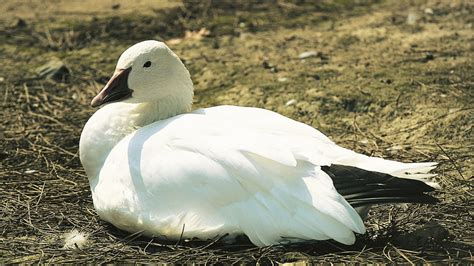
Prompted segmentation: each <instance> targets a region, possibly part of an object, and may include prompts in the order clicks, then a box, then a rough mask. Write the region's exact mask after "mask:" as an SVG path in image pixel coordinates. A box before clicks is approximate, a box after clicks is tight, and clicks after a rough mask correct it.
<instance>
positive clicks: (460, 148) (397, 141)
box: [0, 1, 474, 263]
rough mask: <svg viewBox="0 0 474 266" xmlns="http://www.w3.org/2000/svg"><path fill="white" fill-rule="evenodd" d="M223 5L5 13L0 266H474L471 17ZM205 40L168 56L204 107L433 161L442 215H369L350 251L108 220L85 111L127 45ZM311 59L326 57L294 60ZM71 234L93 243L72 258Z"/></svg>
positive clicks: (468, 7) (394, 209)
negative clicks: (66, 73)
mask: <svg viewBox="0 0 474 266" xmlns="http://www.w3.org/2000/svg"><path fill="white" fill-rule="evenodd" d="M7 3H8V4H9V5H11V3H12V2H11V1H9V2H7ZM221 3H223V2H216V1H213V2H209V5H206V4H202V5H198V6H197V8H196V7H191V6H190V5H186V4H185V5H178V6H175V7H169V8H167V9H159V8H158V9H156V10H154V11H152V12H149V11H150V9H147V12H144V13H140V12H139V11H136V12H133V13H130V12H128V11H127V12H125V11H124V12H122V11H120V10H119V11H117V12H115V11H108V12H104V13H94V12H92V11H91V12H92V13H94V15H95V16H96V17H95V18H90V17H89V16H88V14H89V13H87V10H86V11H84V13H81V12H79V13H75V15H74V16H70V14H67V15H64V14H63V13H61V12H58V11H57V10H56V11H55V12H53V13H51V14H50V15H49V16H46V17H44V16H43V17H41V18H39V17H36V18H35V17H24V18H25V21H24V22H25V24H22V23H18V21H17V20H16V19H14V17H16V16H21V14H23V13H21V12H23V11H21V10H20V11H21V12H20V11H18V13H15V10H13V11H12V10H10V11H9V12H12V13H11V14H9V16H5V18H3V19H2V24H1V30H2V31H3V33H4V34H3V33H2V35H1V37H0V40H1V47H0V55H1V58H2V63H3V66H2V73H1V74H0V88H1V90H0V95H1V97H2V98H1V102H2V103H1V104H2V109H1V110H2V117H3V120H2V122H1V123H2V127H1V129H2V130H1V131H0V136H1V138H0V145H1V148H2V149H1V150H0V160H1V161H0V163H1V167H0V204H1V205H0V208H1V210H0V213H1V215H0V230H1V235H0V263H25V262H26V263H33V262H34V263H67V262H70V263H78V262H79V263H80V262H93V263H100V262H196V263H206V262H208V263H216V262H233V263H244V262H261V263H274V262H295V261H313V262H364V263H372V262H374V263H375V262H385V263H387V262H401V263H407V262H408V263H420V262H435V261H437V262H441V261H443V262H448V261H450V262H472V260H473V257H472V253H471V252H472V247H473V237H472V236H473V230H472V228H473V219H472V217H473V214H474V210H473V208H472V206H473V196H472V193H473V189H472V188H473V183H472V181H473V180H472V176H473V170H474V169H473V167H472V165H473V158H474V156H473V155H474V149H473V142H472V140H473V136H472V125H473V117H474V116H473V109H474V100H473V99H474V97H473V96H474V86H473V84H474V79H473V75H472V73H473V72H474V65H473V62H472V58H474V50H473V49H472V43H473V37H472V36H473V34H472V33H473V30H472V23H473V22H474V21H473V20H472V17H473V16H472V15H473V10H474V8H473V6H472V4H470V3H469V1H465V2H463V1H457V2H453V3H445V2H442V1H441V2H436V1H423V2H417V3H415V4H413V3H412V2H399V1H393V2H392V1H389V2H386V3H375V4H374V3H370V2H367V3H365V2H363V3H362V4H357V5H356V4H354V3H353V2H352V1H336V2H332V1H321V2H319V3H318V4H317V5H311V4H303V5H300V6H298V5H296V4H294V3H292V2H279V4H278V5H272V4H265V3H263V4H255V5H253V6H251V5H247V4H242V5H237V6H233V7H232V8H233V9H232V10H229V6H226V5H225V3H224V4H221ZM66 7H67V6H66ZM124 8H125V7H124ZM427 8H430V9H431V11H432V12H433V14H431V13H430V12H429V10H427ZM119 9H120V8H119ZM1 10H4V6H2V9H1ZM114 12H115V13H114ZM26 13H28V12H26ZM410 14H412V15H411V16H413V14H415V15H414V16H416V17H417V19H416V20H415V23H414V24H410V23H411V22H410V23H407V17H408V16H410ZM201 27H206V28H208V29H210V31H211V35H210V36H208V37H206V38H204V39H202V40H200V41H197V40H183V41H182V42H180V43H177V44H174V45H173V46H172V49H173V50H175V51H176V53H177V54H179V55H180V56H181V57H182V58H183V59H184V60H185V63H186V65H187V66H188V67H189V68H190V71H191V73H192V75H193V78H194V80H195V84H196V107H202V106H209V105H218V104H234V105H249V106H259V107H265V108H268V109H272V110H275V111H278V112H280V113H282V114H284V115H287V116H289V117H292V118H294V119H297V120H299V121H302V122H305V123H307V124H310V125H313V126H315V127H317V128H319V129H320V130H321V131H323V132H325V133H327V134H328V135H330V136H331V137H332V138H333V139H334V140H335V141H336V142H338V143H340V144H341V145H343V146H345V147H348V148H351V149H354V150H357V151H360V152H363V153H366V154H372V155H376V156H383V157H386V158H392V159H397V160H402V161H439V162H440V167H439V168H438V169H437V173H438V174H439V176H438V179H437V181H438V182H439V183H440V184H441V186H442V189H441V190H440V191H438V192H436V196H437V197H439V198H440V199H441V203H440V204H438V205H435V206H421V205H397V206H383V207H377V208H374V209H373V210H371V212H370V215H369V219H368V221H367V223H366V225H367V227H368V233H367V234H366V235H364V236H359V237H358V241H357V243H356V245H354V246H350V247H348V246H343V245H341V244H337V243H335V242H332V241H321V242H315V243H307V244H301V245H291V246H272V247H266V248H256V247H253V246H252V245H251V244H250V243H249V242H248V241H246V240H245V239H243V240H242V241H241V242H239V244H236V245H225V244H222V243H220V242H218V241H217V240H210V241H204V242H199V241H193V242H182V241H180V242H178V243H165V242H162V241H158V240H156V239H149V238H144V237H141V236H139V235H133V234H132V235H130V234H127V233H124V232H122V231H119V230H117V229H115V228H114V227H112V226H111V225H109V224H107V223H105V222H103V221H100V220H99V218H98V216H97V214H96V213H95V211H94V208H93V205H92V200H91V196H90V191H89V185H88V181H87V177H86V176H85V173H84V171H83V169H82V167H81V165H80V162H79V159H78V154H77V149H78V142H79V137H80V132H81V129H82V126H83V125H84V123H85V122H86V121H87V119H88V118H89V117H90V115H91V114H92V113H93V111H94V110H92V108H90V107H88V104H89V102H90V99H91V98H92V97H93V96H94V94H95V93H96V92H97V91H98V89H99V88H100V87H101V86H102V85H103V84H104V83H105V82H106V80H107V79H108V76H109V75H110V74H111V72H112V70H113V68H114V64H115V60H116V59H117V57H118V56H119V54H120V53H121V52H122V51H123V50H124V49H125V48H126V47H127V46H128V45H130V44H132V43H134V42H137V41H140V40H143V39H150V38H162V39H171V38H179V37H181V36H183V35H184V31H185V30H197V29H199V28H201ZM309 50H315V51H318V52H320V56H319V57H315V58H310V59H306V60H304V61H302V60H299V59H297V56H298V54H299V53H301V52H305V51H309ZM430 54H431V55H432V56H430ZM50 58H60V59H61V60H63V61H64V62H65V63H66V65H67V66H69V68H70V70H71V73H72V75H71V77H70V78H69V79H68V80H65V81H63V82H55V81H52V80H47V79H43V78H39V77H38V76H37V74H36V73H35V69H36V68H37V67H38V66H40V65H42V64H44V63H45V62H46V61H48V60H49V59H50ZM284 78H286V80H285V79H284ZM290 100H293V101H292V104H289V105H286V104H285V103H287V102H289V101H290ZM73 229H77V230H79V231H82V232H85V233H87V234H88V235H89V241H88V245H86V246H85V247H83V248H80V249H75V250H74V249H73V250H66V249H64V248H63V246H64V234H65V233H68V232H70V231H71V230H73Z"/></svg>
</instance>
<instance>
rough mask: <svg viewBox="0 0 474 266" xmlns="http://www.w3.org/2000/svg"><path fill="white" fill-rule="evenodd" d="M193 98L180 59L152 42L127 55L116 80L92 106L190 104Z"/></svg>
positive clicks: (111, 80)
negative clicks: (122, 103) (171, 100)
mask: <svg viewBox="0 0 474 266" xmlns="http://www.w3.org/2000/svg"><path fill="white" fill-rule="evenodd" d="M192 97H193V84H192V81H191V78H190V75H189V72H188V70H187V69H186V67H185V66H184V64H183V63H182V62H181V60H180V59H179V57H178V56H177V55H176V54H175V53H173V51H171V49H169V48H168V46H166V44H164V43H163V42H159V41H153V40H149V41H143V42H140V43H137V44H135V45H133V46H131V47H130V48H128V49H127V50H125V52H123V54H122V55H121V56H120V58H119V60H118V62H117V66H116V68H115V72H114V74H113V76H112V78H111V79H110V80H109V82H108V83H107V84H106V85H105V87H104V88H103V89H102V90H101V91H100V92H99V94H97V96H95V97H94V99H93V100H92V102H91V105H92V106H93V107H98V106H101V105H103V104H106V103H111V102H119V101H120V102H127V103H146V102H160V101H163V100H165V99H168V98H173V99H178V101H175V102H182V104H184V105H190V104H191V103H192Z"/></svg>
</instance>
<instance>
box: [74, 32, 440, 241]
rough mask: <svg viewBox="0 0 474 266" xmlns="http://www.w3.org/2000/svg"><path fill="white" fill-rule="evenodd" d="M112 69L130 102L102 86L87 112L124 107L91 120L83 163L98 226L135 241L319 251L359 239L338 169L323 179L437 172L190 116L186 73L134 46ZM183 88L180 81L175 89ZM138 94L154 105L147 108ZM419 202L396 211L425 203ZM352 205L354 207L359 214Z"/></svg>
mask: <svg viewBox="0 0 474 266" xmlns="http://www.w3.org/2000/svg"><path fill="white" fill-rule="evenodd" d="M174 60H176V61H174ZM149 62H151V63H150V64H151V67H155V68H156V69H158V70H156V73H155V74H150V73H152V72H153V71H155V70H153V69H152V70H150V71H148V72H146V71H145V72H144V74H147V73H148V74H150V75H152V76H154V77H153V78H150V79H149V80H147V78H146V77H144V76H142V77H134V75H135V76H139V75H141V74H140V73H138V72H137V71H141V68H145V69H147V68H149V67H147V66H148V65H149V64H148V63H149ZM173 65H174V66H175V68H173V67H169V66H173ZM117 69H118V70H117V72H116V74H115V75H114V78H113V79H121V78H123V77H124V75H125V74H121V73H123V72H125V70H127V69H128V70H127V71H126V73H127V74H126V75H127V76H125V79H124V80H125V83H126V84H125V85H126V86H128V87H130V88H128V87H127V88H128V89H129V91H127V92H128V94H127V93H125V92H123V90H124V87H123V86H125V85H123V84H122V85H121V86H122V87H120V86H119V85H117V84H116V83H117V82H115V81H111V82H109V84H107V86H106V88H104V90H103V91H102V92H101V94H99V96H97V97H96V98H95V99H94V100H93V105H100V104H103V103H105V102H108V101H109V100H108V99H111V100H110V101H116V100H122V102H113V103H109V104H107V105H105V106H103V107H102V108H101V109H99V110H98V111H97V112H96V113H95V114H94V115H93V116H92V117H91V118H90V120H89V121H88V122H87V124H86V126H85V127H84V130H83V133H82V135H81V143H80V155H81V162H82V164H83V166H84V168H85V170H86V172H87V175H88V177H89V181H90V186H91V190H92V197H93V201H94V207H95V208H96V210H97V212H98V214H99V215H100V217H101V218H102V219H104V220H106V221H108V222H110V223H112V224H114V225H115V226H116V227H118V228H120V229H123V230H126V231H129V232H132V233H135V232H142V233H143V234H145V235H150V236H155V237H161V238H165V239H180V238H181V237H182V238H184V239H186V238H194V237H196V238H200V239H209V238H215V237H219V236H223V235H226V234H228V235H230V238H231V237H232V236H236V235H239V234H245V235H247V236H248V237H249V239H250V240H251V241H252V242H253V243H254V244H255V245H258V246H265V245H272V244H277V243H287V242H295V241H303V240H324V239H334V240H336V241H339V242H341V243H344V244H353V243H354V241H355V236H354V232H355V233H359V234H362V233H364V232H365V227H364V224H363V221H362V219H361V217H360V216H359V214H358V213H357V212H356V210H355V209H354V207H353V206H351V205H350V204H349V202H351V200H352V202H356V201H354V195H355V194H354V193H352V194H351V193H349V192H347V191H348V190H347V188H346V190H344V189H343V190H341V191H345V193H346V192H347V193H346V194H347V195H349V196H351V197H352V198H350V197H348V199H345V196H347V195H344V196H343V195H341V194H339V192H338V191H337V190H336V187H335V185H334V183H333V180H336V181H335V182H339V181H340V180H339V179H338V178H339V177H336V176H334V175H333V173H335V172H334V171H337V169H333V170H334V171H333V170H328V169H329V168H327V169H326V168H325V170H323V169H322V167H331V166H332V165H342V167H344V166H350V167H356V168H359V169H365V170H367V171H375V172H379V173H387V174H391V175H392V176H397V177H402V178H403V177H406V178H410V179H418V180H424V179H426V178H427V177H430V176H431V175H430V174H426V173H427V172H428V171H429V170H431V169H432V168H433V167H434V166H435V164H434V163H411V164H405V163H400V162H394V161H388V160H384V159H381V158H373V157H368V156H365V155H361V154H357V153H355V152H353V151H350V150H348V149H345V148H342V147H339V146H337V145H336V144H334V143H333V142H332V141H331V140H329V139H328V138H327V137H326V136H324V135H323V134H322V133H320V132H319V131H317V130H316V129H314V128H312V127H309V126H307V125H305V124H302V123H299V122H296V121H294V120H291V119H289V118H286V117H284V116H281V115H279V114H277V113H274V112H271V111H267V110H264V109H258V108H246V107H235V106H219V107H212V108H205V109H199V110H196V111H193V112H189V109H190V106H191V101H192V83H191V81H190V78H189V73H188V72H187V70H186V69H185V67H184V65H182V63H181V61H179V59H178V58H177V57H176V56H175V55H174V54H173V53H172V52H171V50H169V49H168V48H167V47H166V46H165V45H164V44H162V43H160V42H156V41H146V42H142V43H139V44H136V45H135V46H132V47H131V48H129V49H128V50H127V51H126V52H125V53H124V54H123V55H122V57H121V58H120V60H119V63H118V65H117ZM130 69H131V70H130ZM180 78H181V79H186V80H184V81H183V80H181V81H176V80H172V79H180ZM166 79H171V80H166ZM114 82H115V83H114ZM155 82H156V84H157V85H154V83H155ZM140 84H145V85H143V87H141V85H140ZM147 84H148V85H147ZM160 84H161V85H160ZM163 84H168V85H167V86H164V85H163ZM155 86H156V87H155ZM119 90H121V91H120V92H115V91H119ZM132 90H133V92H130V91H132ZM146 90H159V91H160V93H157V92H150V94H149V95H148V96H147V94H146ZM104 91H105V92H104ZM130 93H131V95H130ZM108 94H113V95H119V96H120V95H126V97H124V98H123V99H116V98H117V97H118V96H113V97H112V96H110V97H109V96H107V95H108ZM150 95H151V96H150ZM107 97H109V98H107ZM331 171H333V172H331ZM367 171H364V173H370V172H367ZM331 175H332V176H331ZM336 175H337V174H336ZM344 178H346V177H342V179H341V180H342V181H344V180H346V179H344ZM364 180H365V179H364ZM364 182H365V181H364ZM377 182H378V181H377ZM407 182H418V183H421V182H419V181H414V180H409V181H407ZM337 184H339V183H337ZM362 185H364V184H362ZM423 185H424V184H423ZM338 186H340V185H338ZM399 187H400V186H399ZM401 187H403V188H404V187H405V186H404V185H402V186H401ZM351 189H352V188H351ZM422 190H423V191H421V192H420V191H416V193H417V194H416V195H415V194H410V195H411V196H410V197H411V198H410V199H411V200H408V198H409V197H405V201H408V202H410V201H414V202H429V201H430V200H431V197H430V196H427V195H425V194H423V192H426V191H427V190H426V188H423V189H422ZM358 191H359V190H358ZM364 191H365V190H364ZM364 193H367V192H364ZM370 193H372V192H370ZM370 193H369V196H372V198H373V195H376V194H373V193H372V194H370ZM410 193H411V192H410ZM413 193H414V192H413ZM377 195H378V194H377ZM413 195H415V196H413ZM349 198H350V199H349ZM366 198H367V197H365V198H364V197H362V198H360V197H359V198H358V200H362V201H363V200H366ZM379 198H383V197H380V196H379ZM379 198H378V199H379ZM402 199H403V197H402ZM360 202H361V201H359V202H356V203H355V204H358V205H357V206H364V205H363V204H361V203H360ZM369 203H370V204H373V203H377V202H375V201H370V202H368V203H367V206H370V204H369Z"/></svg>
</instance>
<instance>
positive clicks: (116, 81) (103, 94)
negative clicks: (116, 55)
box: [91, 67, 133, 107]
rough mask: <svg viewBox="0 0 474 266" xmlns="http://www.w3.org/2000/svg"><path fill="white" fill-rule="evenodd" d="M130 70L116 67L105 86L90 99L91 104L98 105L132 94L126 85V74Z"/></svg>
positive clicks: (122, 98)
mask: <svg viewBox="0 0 474 266" xmlns="http://www.w3.org/2000/svg"><path fill="white" fill-rule="evenodd" d="M131 70H132V68H131V67H129V68H127V69H116V70H115V72H114V75H113V76H112V78H111V79H110V80H109V82H107V84H106V85H105V87H104V88H103V89H102V90H101V91H100V92H99V94H97V96H95V97H94V99H92V102H91V106H92V107H98V106H101V105H103V104H104V103H108V102H116V101H121V100H125V99H127V98H130V97H131V96H132V92H133V90H131V89H130V88H129V87H128V74H129V73H130V71H131Z"/></svg>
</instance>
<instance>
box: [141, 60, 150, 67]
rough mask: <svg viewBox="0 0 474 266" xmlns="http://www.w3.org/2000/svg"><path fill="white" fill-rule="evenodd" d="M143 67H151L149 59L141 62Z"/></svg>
mask: <svg viewBox="0 0 474 266" xmlns="http://www.w3.org/2000/svg"><path fill="white" fill-rule="evenodd" d="M143 67H144V68H149V67H151V61H146V62H145V64H143Z"/></svg>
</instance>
